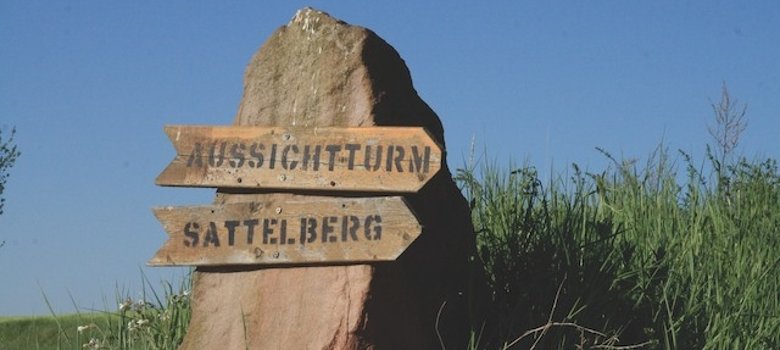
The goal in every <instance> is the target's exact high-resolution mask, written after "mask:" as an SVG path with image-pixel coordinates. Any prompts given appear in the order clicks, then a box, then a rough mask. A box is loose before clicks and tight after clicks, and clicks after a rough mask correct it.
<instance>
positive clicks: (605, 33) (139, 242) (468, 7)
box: [0, 0, 780, 315]
mask: <svg viewBox="0 0 780 350" xmlns="http://www.w3.org/2000/svg"><path fill="white" fill-rule="evenodd" d="M474 4H475V3H474V2H468V3H467V2H452V1H448V2H442V3H438V4H436V3H429V2H423V1H409V2H395V1H393V2H388V3H386V4H367V3H365V2H364V1H339V2H318V1H313V2H308V3H302V2H297V1H276V2H270V1H262V2H261V1H230V2H217V1H213V2H205V1H123V2H119V1H115V2H108V1H62V2H54V1H26V0H25V1H10V2H9V1H0V126H1V127H4V128H6V132H4V136H5V135H7V130H8V129H7V128H10V127H11V126H15V127H16V128H17V130H18V134H17V143H18V145H19V147H20V148H21V151H22V157H21V158H20V159H19V161H18V164H17V165H16V167H14V168H13V169H12V171H11V178H10V181H9V183H8V188H7V189H6V193H4V195H5V197H6V199H7V204H6V208H5V214H3V215H2V216H0V240H5V241H7V244H6V246H5V247H3V248H0V315H29V314H42V313H46V312H47V311H46V306H45V303H44V301H43V298H42V296H41V292H45V293H46V294H47V295H48V297H49V299H50V301H51V302H52V304H53V306H54V308H55V310H56V311H57V312H68V311H71V310H73V305H72V304H71V302H70V298H69V294H70V295H72V297H73V299H75V301H76V303H77V305H78V306H79V307H81V308H85V309H88V308H98V309H103V299H104V298H107V299H108V300H109V303H108V304H109V305H110V306H111V307H114V306H113V305H114V302H113V297H114V292H115V290H116V288H117V286H118V287H119V288H120V289H125V290H130V291H132V293H136V294H137V292H138V290H139V284H140V277H139V268H143V270H144V271H145V273H147V275H148V276H149V278H150V279H151V281H152V282H153V284H155V285H157V282H158V281H160V280H163V279H169V278H171V277H172V276H175V275H177V274H178V275H180V274H181V273H182V270H177V269H172V268H147V267H145V262H146V261H147V260H148V259H149V258H150V257H151V256H152V255H153V254H154V252H155V251H156V249H157V248H158V247H159V246H160V245H161V244H162V243H163V241H164V240H165V234H164V232H163V230H162V228H161V227H160V225H159V224H158V223H157V221H156V220H155V218H154V217H153V216H152V213H151V211H150V208H152V207H154V206H163V205H185V204H206V203H209V202H210V201H211V200H212V198H213V190H208V189H206V190H204V189H181V188H179V189H169V188H160V187H156V186H154V178H155V177H156V176H157V174H158V173H159V172H160V171H162V169H163V168H164V167H165V166H166V164H167V163H168V162H169V161H170V160H171V159H172V157H173V155H174V150H173V148H172V147H171V145H170V143H169V142H168V140H167V138H166V136H165V134H164V133H163V130H162V127H163V125H165V124H217V125H222V124H230V123H231V121H232V119H233V115H234V114H235V112H236V108H237V106H238V103H239V99H240V97H241V93H242V90H241V89H242V75H243V72H244V68H245V66H246V64H247V63H248V61H249V59H250V57H251V55H252V54H253V53H254V52H255V51H256V50H257V48H258V47H260V45H261V44H262V43H263V42H264V41H265V40H266V39H267V38H268V37H269V35H271V33H272V32H273V31H274V30H275V29H276V28H277V27H279V26H280V25H283V24H285V23H287V22H288V21H289V20H290V18H291V17H292V16H293V14H294V13H295V11H296V10H297V9H299V8H302V7H304V6H306V5H311V6H313V7H315V8H319V9H322V10H324V11H326V12H329V13H331V14H332V15H334V16H336V17H339V18H341V19H343V20H345V21H347V22H349V23H353V24H358V25H362V26H365V27H368V28H371V29H372V30H374V31H375V32H377V33H378V34H379V35H380V36H381V37H383V38H384V39H385V40H387V41H388V42H389V43H390V44H391V45H393V46H394V47H395V48H396V49H397V50H398V51H399V52H400V54H401V56H402V57H403V58H404V59H405V60H406V63H407V64H408V66H409V68H410V70H411V72H412V77H413V79H414V83H415V86H416V88H417V91H418V92H419V94H420V95H421V96H422V97H423V99H425V100H426V101H427V102H428V103H429V104H430V105H431V107H432V108H433V109H434V110H435V111H436V112H437V113H438V114H439V116H440V117H441V119H442V121H443V123H444V127H445V136H446V141H447V145H448V151H449V152H448V153H449V155H450V159H449V162H450V165H451V166H452V167H453V168H457V167H459V166H461V165H462V164H463V159H464V158H465V157H466V155H467V153H468V150H469V144H470V142H471V139H472V137H474V138H475V140H476V143H477V148H478V150H482V149H487V151H488V154H489V156H488V157H489V158H495V159H497V160H498V161H499V163H504V164H506V163H507V160H508V159H509V158H513V159H515V160H517V161H518V162H522V161H525V160H527V161H528V162H530V163H531V164H533V165H536V166H538V167H540V168H543V169H549V168H550V166H551V164H554V166H555V168H556V169H561V170H563V169H565V168H566V167H567V166H568V165H569V164H570V163H572V162H577V163H579V164H580V165H582V166H583V167H588V168H589V169H591V170H598V169H601V168H602V167H603V166H604V165H605V164H606V162H605V160H604V158H603V156H601V155H600V154H599V153H598V152H597V151H595V149H594V147H596V146H600V147H603V148H605V149H607V150H609V151H611V152H612V153H613V154H616V155H622V156H624V157H626V158H639V159H646V157H647V155H648V154H649V153H650V152H651V151H652V150H653V149H654V148H655V147H656V145H658V143H659V142H661V141H662V140H663V141H664V142H665V143H666V144H667V145H668V146H669V147H670V149H671V150H673V151H674V150H676V149H684V150H686V151H688V152H690V153H692V154H694V155H695V156H696V157H697V161H702V160H703V156H702V155H703V151H704V147H705V145H706V144H707V143H708V142H710V138H709V135H708V133H707V124H711V123H712V121H713V115H712V112H711V110H710V101H711V100H712V101H717V100H718V98H719V94H720V88H721V84H722V82H723V81H725V82H726V83H727V84H728V87H729V90H730V91H731V93H732V96H734V97H736V98H738V99H739V100H740V101H742V102H745V103H747V104H748V105H749V107H748V118H749V126H748V129H747V131H746V132H745V134H744V138H743V143H742V146H741V149H740V151H741V152H742V153H744V154H745V155H748V156H750V157H754V156H761V155H763V156H770V157H774V158H780V141H778V140H779V138H778V136H777V134H778V133H780V2H778V1H774V0H770V1H749V2H747V1H644V2H640V1H587V2H586V1H568V2H555V3H553V2H548V1H511V2H505V3H498V2H495V3H492V4H491V5H490V6H486V5H481V6H477V5H474Z"/></svg>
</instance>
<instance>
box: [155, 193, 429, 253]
mask: <svg viewBox="0 0 780 350" xmlns="http://www.w3.org/2000/svg"><path fill="white" fill-rule="evenodd" d="M252 198H253V199H256V200H255V201H252V202H242V203H229V204H222V205H212V206H194V207H164V208H155V209H154V214H155V216H157V219H158V220H160V222H161V223H162V225H163V227H164V228H165V231H166V232H167V233H168V235H169V236H170V237H169V239H168V241H166V242H165V244H164V245H163V246H162V248H160V250H159V251H158V252H157V253H156V254H155V255H154V257H152V259H151V260H150V261H149V265H152V266H174V265H197V266H204V265H254V264H303V263H322V262H358V261H383V260H395V259H396V258H397V257H398V256H399V255H401V253H403V251H404V250H406V248H407V247H408V246H409V245H410V244H411V243H412V242H413V241H414V240H415V239H416V238H417V236H419V235H420V233H421V231H422V228H421V226H420V224H419V223H418V221H417V218H416V217H415V216H414V214H413V213H412V212H411V211H410V210H409V208H408V207H407V205H406V202H405V201H404V200H403V198H401V197H369V198H337V197H319V196H302V195H293V194H265V195H255V196H254V197H252Z"/></svg>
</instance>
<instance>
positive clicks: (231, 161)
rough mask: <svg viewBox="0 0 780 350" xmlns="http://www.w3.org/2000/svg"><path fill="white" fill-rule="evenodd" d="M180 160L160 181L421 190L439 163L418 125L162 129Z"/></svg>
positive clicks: (199, 184) (435, 147)
mask: <svg viewBox="0 0 780 350" xmlns="http://www.w3.org/2000/svg"><path fill="white" fill-rule="evenodd" d="M165 132H166V133H167V134H168V136H169V138H170V139H171V142H172V143H173V145H174V147H175V148H176V153H177V155H176V158H175V159H174V160H173V161H172V162H171V164H170V165H168V167H167V168H166V169H165V170H164V171H163V172H162V173H161V174H160V175H159V177H158V178H157V181H156V183H157V184H158V185H161V186H187V187H236V188H269V189H310V190H328V191H334V190H335V191H364V192H416V191H418V190H419V189H420V188H421V187H422V186H423V185H424V184H425V183H426V182H427V181H428V180H430V179H431V177H433V175H435V174H436V172H438V171H439V169H440V168H441V161H442V151H441V147H439V145H438V144H437V143H436V142H435V141H433V139H432V138H431V137H430V135H429V134H428V133H427V131H425V129H423V128H420V127H366V128H276V127H246V126H240V127H238V126H230V127H218V126H186V125H175V126H167V127H165Z"/></svg>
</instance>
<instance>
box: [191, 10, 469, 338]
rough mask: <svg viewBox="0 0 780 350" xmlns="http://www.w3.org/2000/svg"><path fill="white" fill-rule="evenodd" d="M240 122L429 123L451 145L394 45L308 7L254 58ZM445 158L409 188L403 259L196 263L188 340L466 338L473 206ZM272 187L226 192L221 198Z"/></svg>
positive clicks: (232, 199)
mask: <svg viewBox="0 0 780 350" xmlns="http://www.w3.org/2000/svg"><path fill="white" fill-rule="evenodd" d="M235 124H236V125H260V126H283V127H294V128H297V127H300V128H312V127H323V126H338V127H360V126H375V125H376V126H396V125H397V126H423V127H425V128H426V129H427V130H428V131H429V132H430V133H431V135H432V136H433V138H434V139H435V140H437V142H439V144H440V145H442V147H443V145H444V135H443V130H442V126H441V122H440V121H439V118H438V117H437V116H436V114H435V113H434V112H433V111H432V110H431V109H430V107H428V105H427V104H426V103H425V102H424V101H423V100H422V99H420V97H419V96H418V95H417V92H416V91H415V90H414V88H413V86H412V81H411V77H410V74H409V71H408V69H407V67H406V65H405V64H404V62H403V60H402V59H401V57H400V56H399V55H398V53H397V52H396V51H395V49H393V48H392V47H391V46H390V45H389V44H387V43H386V42H385V41H384V40H382V39H381V38H379V37H378V36H377V35H376V34H374V33H373V32H371V31H370V30H368V29H365V28H361V27H357V26H352V25H348V24H346V23H344V22H341V21H339V20H337V19H334V18H332V17H330V16H329V15H328V14H326V13H323V12H319V11H317V10H313V9H309V8H307V9H303V10H300V11H298V12H297V13H296V14H295V16H294V17H293V19H292V20H291V21H290V22H289V23H288V24H287V25H285V26H282V27H281V28H279V29H278V30H277V31H276V32H275V33H274V34H273V35H272V37H271V38H270V39H268V41H267V42H266V43H265V44H264V45H263V46H262V47H261V48H260V50H259V51H258V52H257V53H256V54H255V55H254V57H253V58H252V60H251V62H250V64H249V66H248V68H247V70H246V73H245V80H244V95H243V98H242V100H241V104H240V107H239V110H238V114H237V116H236V119H235ZM443 163H444V164H442V165H443V168H442V170H441V171H440V172H439V173H438V174H437V175H436V176H435V177H434V179H433V180H431V181H430V182H429V183H428V184H427V185H426V186H425V187H424V188H423V189H422V190H421V191H420V192H418V193H416V194H413V195H408V196H406V199H407V201H408V202H409V204H410V207H411V208H412V209H413V210H414V212H415V213H416V214H417V216H418V218H419V219H420V222H421V223H422V225H423V227H424V228H423V232H422V234H421V236H420V237H419V238H418V239H417V240H416V241H415V242H414V243H413V244H412V245H411V247H410V248H409V249H407V251H406V252H405V253H404V254H402V255H401V257H400V258H399V259H398V260H397V261H395V262H385V263H376V264H360V265H340V266H297V267H285V268H257V267H253V268H203V267H201V268H198V269H197V272H196V274H195V279H194V286H193V301H192V302H193V304H192V321H191V323H190V328H189V331H188V334H187V337H186V339H185V342H184V344H183V345H182V349H186V350H195V349H317V350H319V349H388V350H395V349H407V350H414V349H441V348H443V347H445V348H447V349H463V348H465V343H466V341H467V338H468V336H469V330H470V326H471V325H470V323H469V322H475V323H476V324H477V326H478V324H479V323H478V322H479V321H478V320H475V319H474V318H473V317H472V316H473V315H472V312H471V310H472V308H471V307H470V305H473V304H474V302H475V300H476V298H475V297H474V295H473V293H472V292H471V291H472V290H474V286H476V285H479V283H477V282H476V281H481V280H482V279H481V278H479V276H481V275H479V273H481V268H479V267H477V266H474V265H473V264H474V263H473V262H472V261H473V260H474V259H471V257H473V256H474V249H475V244H474V233H473V228H472V225H471V221H470V215H469V209H468V205H467V203H466V201H465V199H464V198H463V196H462V195H461V193H460V191H459V190H458V189H457V187H456V185H455V184H454V182H453V181H452V179H451V174H450V172H449V170H448V169H447V168H446V161H444V162H443ZM309 195H312V194H311V193H310V194H309ZM314 195H338V194H336V193H314ZM268 196H274V195H273V194H252V193H237V192H229V191H226V190H221V191H219V193H218V194H217V198H216V202H217V203H230V202H237V201H248V200H253V199H255V200H257V199H261V198H268ZM474 271H480V272H479V273H474ZM475 275H478V276H476V278H475Z"/></svg>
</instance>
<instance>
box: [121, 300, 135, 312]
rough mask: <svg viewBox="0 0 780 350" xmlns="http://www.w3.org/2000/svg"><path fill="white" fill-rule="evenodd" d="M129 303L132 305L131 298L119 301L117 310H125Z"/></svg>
mask: <svg viewBox="0 0 780 350" xmlns="http://www.w3.org/2000/svg"><path fill="white" fill-rule="evenodd" d="M131 305H133V299H130V298H127V299H125V301H124V302H122V303H119V311H127V309H129V308H130V306H131Z"/></svg>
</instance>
